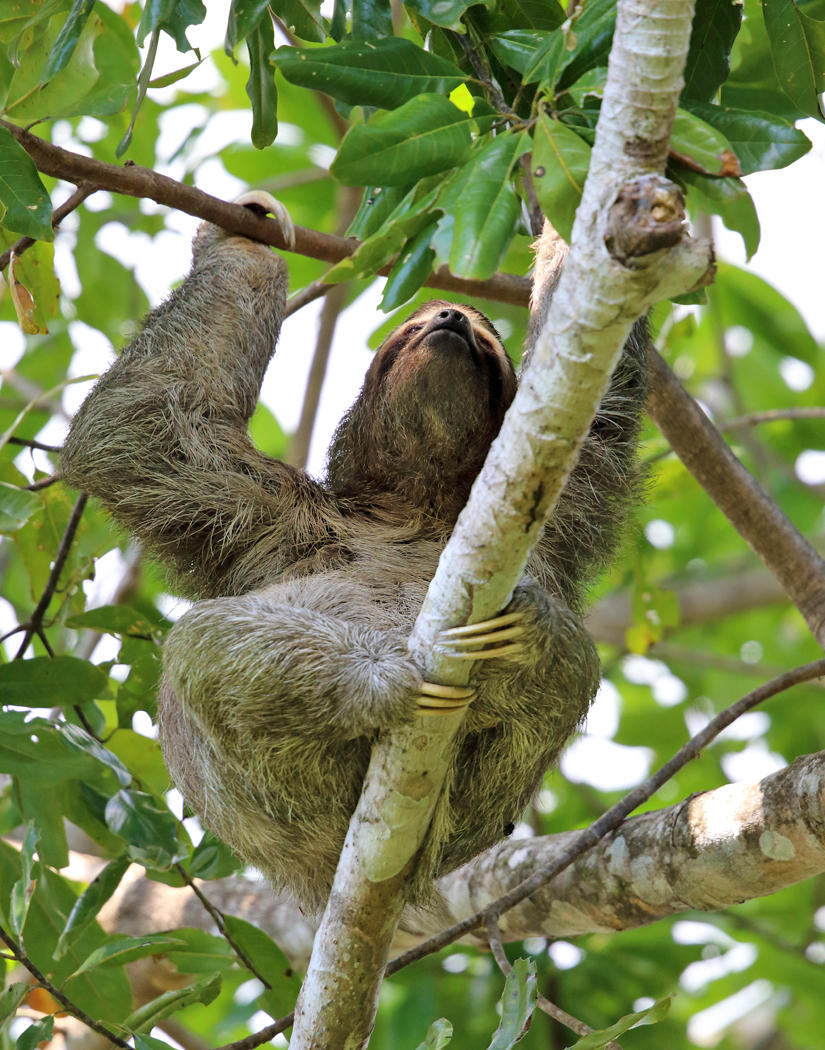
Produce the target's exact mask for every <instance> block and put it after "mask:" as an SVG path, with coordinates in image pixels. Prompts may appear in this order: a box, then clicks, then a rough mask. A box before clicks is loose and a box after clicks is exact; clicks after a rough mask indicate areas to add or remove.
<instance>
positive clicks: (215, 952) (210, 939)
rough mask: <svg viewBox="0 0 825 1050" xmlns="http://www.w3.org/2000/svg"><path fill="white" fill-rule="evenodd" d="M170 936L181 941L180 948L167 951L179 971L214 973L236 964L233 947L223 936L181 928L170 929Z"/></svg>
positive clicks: (232, 967)
mask: <svg viewBox="0 0 825 1050" xmlns="http://www.w3.org/2000/svg"><path fill="white" fill-rule="evenodd" d="M170 936H173V937H177V938H178V940H180V941H182V942H183V946H182V947H180V948H174V949H173V950H172V951H170V952H169V959H170V961H171V962H173V963H174V964H175V966H176V967H177V968H178V970H180V972H181V973H192V974H195V973H210V974H211V973H215V972H216V971H218V970H221V971H226V970H232V969H234V967H236V966H237V964H238V959H237V956H236V955H235V952H234V950H233V948H232V947H231V946H230V945H229V943H228V942H227V940H226V938H225V937H223V936H220V937H217V936H213V935H212V934H209V933H206V931H205V930H193V929H188V928H185V927H184V928H183V929H180V930H171V931H170Z"/></svg>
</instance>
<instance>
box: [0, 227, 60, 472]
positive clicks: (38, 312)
mask: <svg viewBox="0 0 825 1050" xmlns="http://www.w3.org/2000/svg"><path fill="white" fill-rule="evenodd" d="M16 241H17V235H16V234H13V233H12V232H11V231H10V230H4V229H0V251H5V250H6V249H7V248H11V247H13V246H14V244H15V242H16ZM14 276H15V277H16V278H17V280H18V281H20V282H21V284H23V285H24V287H25V288H26V289H27V290H28V291H29V293H30V294H31V297H32V299H33V300H34V323H35V325H36V326H37V328H38V330H39V331H40V332H48V330H49V323H50V322H51V321H52V320H53V319H54V318H55V317H56V316H57V313H58V308H59V306H60V283H59V282H58V280H57V275H56V274H55V271H54V241H35V242H34V244H32V245H31V246H30V247H29V248H27V249H26V251H25V253H24V254H23V255H17V256H16V257H15V260H14ZM56 378H57V377H56ZM4 436H5V435H0V446H2V445H3V443H4V442H3V438H4ZM7 480H8V479H7ZM24 484H25V483H24Z"/></svg>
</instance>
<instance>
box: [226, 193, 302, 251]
mask: <svg viewBox="0 0 825 1050" xmlns="http://www.w3.org/2000/svg"><path fill="white" fill-rule="evenodd" d="M235 203H236V204H241V205H243V207H244V208H249V209H250V210H252V211H260V212H261V213H262V214H263V215H271V216H272V217H273V218H274V219H275V221H276V222H277V223H278V225H279V226H280V227H281V233H282V234H283V235H284V240H285V241H286V245H287V247H288V248H294V247H295V226H294V224H293V222H292V217H291V216H290V214H289V212H288V211H287V209H286V206H285V205H283V204H281V202H280V201H279V200H278V199H277V198H275V197H273V196H272V194H271V193H267V192H266V190H247V191H246V193H242V194H241V195H240V197H236V198H235Z"/></svg>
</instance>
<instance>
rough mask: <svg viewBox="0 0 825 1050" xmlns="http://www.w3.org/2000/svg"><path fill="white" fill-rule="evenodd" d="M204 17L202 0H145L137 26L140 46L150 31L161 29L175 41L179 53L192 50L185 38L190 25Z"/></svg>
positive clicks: (199, 21)
mask: <svg viewBox="0 0 825 1050" xmlns="http://www.w3.org/2000/svg"><path fill="white" fill-rule="evenodd" d="M204 18H206V7H205V6H204V4H203V0H147V3H146V5H145V6H144V8H143V14H142V15H141V19H140V24H139V25H138V28H137V33H136V37H137V42H138V45H139V46H140V47H142V46H143V42H144V40H145V39H146V37H147V36H149V34H150V33H152V32H153V31H154V30H155V29H162V30H163V31H164V32H166V33H168V34H169V36H171V38H172V39H173V40H174V41H175V47H176V48H177V49H178V51H180V52H181V53H183V52H185V51H192V50H194V49H193V47H192V45H191V44H190V43H189V41H188V40H187V38H186V30H187V29H188V28H189V27H190V26H199V25H200V24H201V23H202V22H203V20H204Z"/></svg>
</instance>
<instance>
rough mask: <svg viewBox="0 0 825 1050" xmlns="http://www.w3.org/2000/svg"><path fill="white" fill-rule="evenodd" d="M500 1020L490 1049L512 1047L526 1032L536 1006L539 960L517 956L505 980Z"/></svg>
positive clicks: (502, 1049) (508, 1048)
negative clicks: (534, 960)
mask: <svg viewBox="0 0 825 1050" xmlns="http://www.w3.org/2000/svg"><path fill="white" fill-rule="evenodd" d="M499 1002H500V1004H501V1022H500V1024H499V1026H498V1029H497V1031H496V1034H495V1035H494V1036H493V1041H492V1042H491V1043H490V1045H489V1047H488V1048H487V1050H511V1048H512V1047H514V1046H515V1045H516V1043H517V1042H518V1041H519V1040H520V1039H521V1038H522V1037H523V1036H524V1034H525V1032H526V1031H527V1028H528V1027H529V1025H530V1021H531V1019H532V1017H533V1010H534V1009H535V1008H536V964H535V962H533V960H532V959H516V961H515V962H514V963H513V968H512V970H511V971H510V973H509V974H508V975H507V980H506V981H505V982H504V992H503V993H502V996H501V999H500V1000H499Z"/></svg>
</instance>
